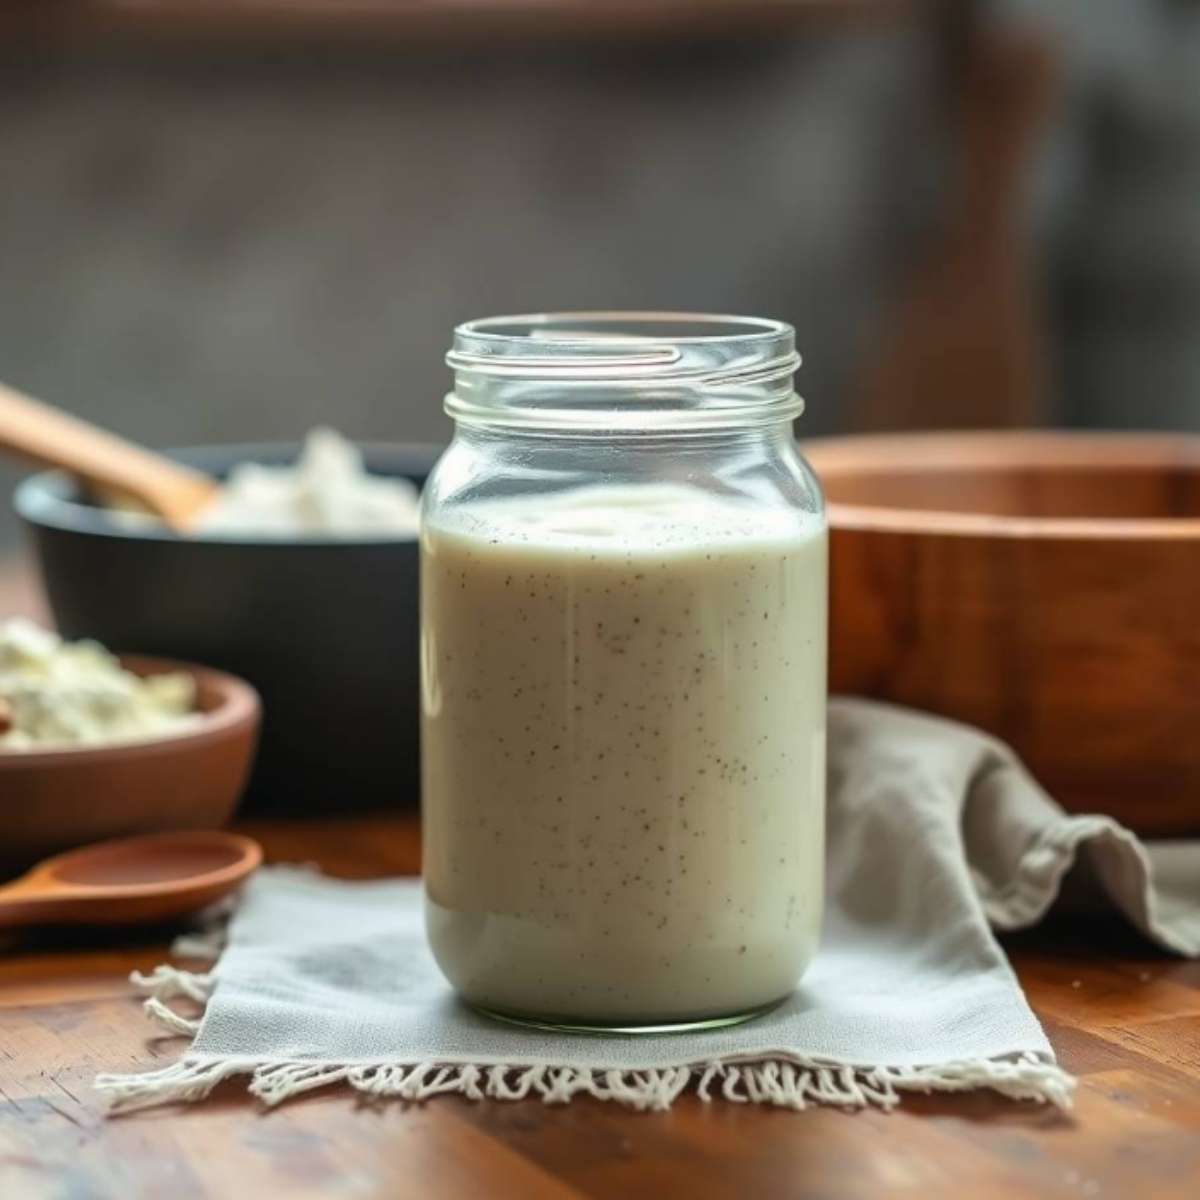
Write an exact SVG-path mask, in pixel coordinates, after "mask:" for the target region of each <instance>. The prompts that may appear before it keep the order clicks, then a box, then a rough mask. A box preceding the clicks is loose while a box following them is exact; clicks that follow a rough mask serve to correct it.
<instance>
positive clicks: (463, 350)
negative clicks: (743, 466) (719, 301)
mask: <svg viewBox="0 0 1200 1200" xmlns="http://www.w3.org/2000/svg"><path fill="white" fill-rule="evenodd" d="M446 363H447V365H448V366H450V367H451V368H452V370H453V371H454V373H455V387H454V390H453V391H452V392H451V393H450V394H449V395H448V396H447V397H446V411H447V412H448V413H449V414H450V415H451V416H452V417H454V418H455V420H456V421H466V422H468V423H474V424H490V425H501V426H508V427H515V426H522V427H532V426H537V427H540V428H555V427H557V428H569V429H575V430H585V429H602V430H604V431H606V432H610V433H611V432H620V431H623V430H625V431H629V432H642V431H647V430H657V431H662V430H669V429H690V428H698V427H703V428H707V429H711V428H714V427H722V426H725V427H729V426H752V425H762V424H768V423H774V422H779V421H782V420H786V419H789V418H791V417H795V416H797V415H799V413H800V412H801V411H802V410H803V408H804V402H803V400H801V399H800V397H799V396H797V395H796V393H795V391H794V390H793V388H792V376H793V375H794V374H795V372H796V370H797V368H798V367H799V366H800V356H799V355H798V354H797V353H796V350H795V330H794V329H793V328H792V326H791V325H789V324H787V322H785V321H778V320H774V319H772V318H765V317H745V316H735V315H727V314H716V313H695V312H669V311H664V312H654V311H630V312H620V311H595V312H559V313H530V314H524V315H517V316H497V317H484V318H481V319H478V320H473V321H466V322H464V323H463V324H461V325H459V326H458V327H457V328H456V329H455V331H454V346H453V348H452V349H451V350H450V351H449V353H447V355H446Z"/></svg>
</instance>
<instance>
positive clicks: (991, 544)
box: [805, 432, 1200, 834]
mask: <svg viewBox="0 0 1200 1200" xmlns="http://www.w3.org/2000/svg"><path fill="white" fill-rule="evenodd" d="M805 452H806V454H807V456H808V458H809V460H810V461H811V462H812V464H813V466H814V467H815V469H816V471H817V473H818V474H819V475H820V477H821V481H822V483H823V485H824V487H825V491H826V494H827V497H828V500H829V502H830V503H829V515H830V525H831V530H832V534H831V564H830V565H831V585H830V586H831V610H830V620H831V635H830V636H831V662H830V676H831V680H830V682H831V686H832V688H833V689H834V690H835V691H839V692H846V693H855V694H858V695H864V696H873V697H876V698H879V699H883V700H890V701H894V702H896V703H898V704H906V705H911V706H913V707H914V708H920V709H926V710H928V711H930V712H935V713H941V714H944V715H946V716H949V717H954V718H956V719H958V720H961V721H965V722H968V723H970V724H972V725H978V726H980V727H981V728H983V729H986V730H989V731H990V732H992V733H994V734H996V735H997V736H998V737H1001V738H1003V739H1004V740H1005V741H1006V742H1008V743H1010V744H1011V745H1012V746H1013V747H1015V749H1016V750H1017V751H1018V752H1019V753H1020V755H1021V756H1022V758H1023V759H1024V760H1025V762H1026V763H1027V764H1028V765H1029V767H1030V768H1031V769H1032V771H1033V772H1034V774H1035V775H1036V776H1037V777H1038V779H1039V780H1040V781H1041V782H1042V783H1043V785H1044V786H1045V787H1046V788H1047V789H1048V790H1049V791H1050V793H1051V794H1052V795H1053V796H1054V797H1055V798H1056V799H1057V800H1058V801H1059V802H1060V803H1062V804H1063V805H1064V806H1065V807H1066V808H1068V809H1071V810H1073V811H1079V812H1106V813H1110V814H1111V815H1113V816H1115V817H1117V818H1118V819H1119V820H1121V821H1123V822H1124V823H1125V824H1127V825H1128V826H1130V827H1131V828H1132V829H1135V830H1137V831H1139V832H1141V833H1146V834H1179V833H1187V832H1196V831H1200V437H1195V436H1188V435H1183V434H1171V435H1152V434H1115V433H1112V434H1110V433H1065V432H1064V433H1057V432H1056V433H1049V432H1047V433H983V434H974V433H972V434H917V435H897V436H878V437H876V436H872V437H858V438H841V439H830V440H825V441H814V442H809V443H808V444H807V445H806V446H805Z"/></svg>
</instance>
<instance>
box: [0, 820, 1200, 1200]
mask: <svg viewBox="0 0 1200 1200" xmlns="http://www.w3.org/2000/svg"><path fill="white" fill-rule="evenodd" d="M243 828H244V829H245V830H246V831H247V832H250V833H252V834H254V835H255V836H257V837H258V838H260V839H261V840H262V841H263V843H264V845H265V846H266V849H267V852H268V856H269V857H270V858H272V859H274V860H276V861H280V860H282V861H305V860H307V861H314V860H315V861H317V862H319V863H320V864H321V865H322V867H324V868H325V869H326V870H328V871H330V872H334V873H337V874H340V875H344V876H347V877H359V878H361V877H371V876H378V875H385V874H395V873H401V872H405V873H407V872H414V871H416V870H417V869H418V867H419V853H420V851H419V831H418V828H417V824H416V821H415V819H414V818H412V817H407V818H398V819H395V820H379V819H376V820H371V821H362V820H356V821H347V822H343V823H335V822H321V823H312V824H299V823H288V824H270V825H250V826H244V827H243ZM168 935H169V931H166V930H158V931H151V932H148V933H145V934H143V935H142V936H139V937H131V936H130V935H128V934H124V935H118V936H114V935H111V934H109V935H103V936H97V935H92V936H91V937H89V938H86V939H84V938H83V937H81V935H80V934H78V933H76V934H74V935H70V934H65V933H64V934H54V935H51V934H46V933H43V934H41V935H38V936H37V937H36V938H33V939H31V940H26V941H23V942H14V941H9V942H7V943H3V944H2V945H0V1196H2V1197H4V1198H5V1200H26V1198H28V1200H43V1198H45V1200H58V1198H61V1197H70V1198H71V1200H107V1198H109V1197H112V1198H113V1200H117V1198H119V1200H143V1198H150V1197H168V1198H172V1200H174V1198H180V1200H182V1198H189V1200H191V1198H196V1200H201V1198H203V1200H208V1198H211V1200H228V1198H230V1197H233V1198H238V1197H243V1196H245V1197H259V1196H286V1197H296V1198H301V1197H315V1196H332V1197H370V1196H386V1197H422V1198H426V1197H439V1198H441V1197H446V1198H449V1200H458V1198H460V1197H461V1198H462V1200H477V1198H479V1197H513V1198H514V1200H515V1198H518V1197H519V1198H523V1200H530V1198H533V1200H540V1198H543V1197H544V1198H546V1200H566V1198H568V1197H609V1196H612V1197H622V1198H625V1197H629V1198H638V1197H655V1198H657V1197H674V1196H684V1195H686V1196H688V1197H689V1198H692V1200H702V1198H706V1197H743V1196H763V1197H774V1196H786V1197H804V1198H807V1197H812V1198H814V1200H816V1198H822V1200H824V1198H843V1197H844V1198H847V1200H849V1198H859V1197H862V1198H867V1197H871V1198H876V1197H883V1196H887V1197H910V1196H911V1197H921V1200H937V1198H940V1197H947V1198H949V1197H954V1200H961V1197H962V1196H963V1195H964V1194H966V1195H969V1196H970V1197H971V1200H988V1198H991V1197H1020V1198H1031V1200H1041V1198H1043V1197H1046V1198H1049V1197H1062V1198H1072V1200H1081V1198H1084V1197H1114V1198H1120V1200H1124V1198H1125V1197H1137V1200H1158V1198H1160V1197H1161V1198H1163V1200H1168V1198H1169V1200H1174V1198H1178V1200H1185V1198H1186V1200H1194V1197H1196V1196H1197V1195H1200V963H1195V962H1193V963H1185V962H1180V961H1179V960H1176V959H1171V958H1168V957H1166V956H1163V955H1159V954H1156V953H1155V952H1154V951H1153V950H1152V949H1151V948H1149V947H1148V946H1147V945H1146V944H1145V943H1144V942H1142V941H1140V940H1138V939H1137V938H1136V937H1135V936H1134V935H1133V934H1132V933H1129V932H1127V931H1126V930H1124V929H1122V928H1120V927H1118V926H1116V925H1114V926H1112V927H1098V926H1097V925H1096V924H1095V923H1094V922H1093V923H1091V924H1089V925H1088V926H1086V927H1081V926H1072V925H1058V926H1055V927H1052V928H1047V929H1043V930H1041V931H1038V932H1036V933H1031V934H1025V935H1022V936H1020V937H1018V938H1015V939H1011V940H1010V942H1009V948H1010V951H1011V954H1012V957H1013V961H1014V963H1015V965H1016V968H1017V972H1018V974H1019V975H1020V978H1021V981H1022V982H1023V984H1024V985H1025V988H1026V990H1027V992H1028V994H1029V997H1030V1000H1031V1002H1032V1004H1033V1006H1034V1008H1035V1010H1036V1011H1037V1012H1038V1014H1039V1016H1040V1017H1041V1018H1042V1020H1043V1021H1044V1022H1045V1024H1046V1026H1047V1030H1048V1032H1049V1034H1050V1037H1051V1040H1052V1041H1053V1042H1054V1044H1055V1046H1056V1048H1057V1049H1058V1052H1059V1055H1060V1058H1061V1061H1062V1062H1063V1064H1064V1065H1065V1066H1066V1067H1067V1068H1068V1069H1069V1070H1071V1071H1073V1072H1075V1073H1077V1074H1078V1075H1079V1077H1080V1086H1079V1092H1078V1096H1077V1107H1076V1110H1075V1112H1074V1114H1073V1115H1071V1116H1069V1117H1068V1116H1064V1115H1062V1114H1060V1113H1057V1112H1055V1111H1053V1110H1051V1109H1048V1108H1044V1107H1038V1106H1033V1105H1027V1104H1017V1103H1012V1102H1008V1101H1004V1100H1001V1099H999V1098H996V1097H993V1096H990V1095H987V1094H984V1093H978V1094H971V1095H966V1096H957V1097H920V1096H917V1097H910V1098H908V1099H906V1101H905V1103H904V1105H903V1107H902V1108H901V1109H900V1110H898V1111H897V1112H894V1113H892V1114H890V1115H886V1114H883V1113H880V1112H870V1111H868V1112H861V1113H844V1112H840V1111H835V1110H829V1109H812V1110H809V1111H807V1112H803V1113H793V1112H785V1111H773V1110H768V1109H762V1108H757V1107H752V1106H749V1105H735V1104H727V1103H713V1104H708V1105H706V1104H703V1103H701V1102H699V1101H697V1100H696V1099H695V1098H694V1097H692V1096H686V1097H684V1098H682V1099H681V1100H680V1101H679V1102H678V1103H677V1104H676V1106H675V1107H674V1109H672V1110H671V1111H670V1112H669V1113H664V1114H648V1115H642V1114H637V1113H631V1112H627V1111H625V1110H622V1109H620V1108H618V1107H616V1106H612V1105H606V1104H601V1103H600V1102H598V1101H593V1100H591V1099H587V1098H583V1099H577V1100H576V1101H575V1102H574V1103H572V1104H570V1105H568V1106H565V1107H546V1106H545V1105H543V1104H541V1103H540V1102H539V1101H523V1102H520V1103H513V1104H509V1103H492V1102H486V1103H471V1102H469V1101H465V1100H462V1099H460V1098H457V1097H453V1098H442V1099H439V1100H436V1101H433V1102H431V1103H428V1104H425V1105H411V1104H405V1103H401V1102H388V1103H385V1104H382V1105H378V1106H371V1105H364V1104H363V1103H362V1102H360V1101H356V1100H355V1099H354V1098H352V1097H351V1096H349V1095H347V1094H346V1093H344V1092H340V1091H337V1090H331V1091H329V1092H326V1093H318V1094H314V1095H310V1096H306V1097H304V1098H302V1099H299V1100H297V1101H295V1102H293V1103H290V1104H288V1105H285V1106H284V1107H282V1108H280V1109H278V1110H275V1111H271V1112H263V1111H261V1110H260V1109H259V1108H258V1107H257V1106H256V1105H255V1104H254V1103H253V1102H251V1101H249V1100H247V1099H246V1097H245V1095H244V1092H243V1090H242V1088H241V1086H239V1085H238V1083H237V1082H236V1081H232V1082H231V1083H229V1084H227V1085H225V1086H224V1087H223V1088H222V1089H221V1090H220V1091H219V1092H218V1093H217V1094H216V1095H215V1096H214V1097H213V1098H211V1099H210V1100H209V1101H207V1102H205V1103H203V1104H200V1105H197V1106H194V1107H186V1106H185V1107H177V1108H171V1109H162V1110H151V1111H148V1112H145V1113H142V1114H133V1115H130V1116H126V1117H121V1118H114V1119H105V1118H104V1116H103V1115H102V1111H101V1106H100V1105H99V1103H98V1101H97V1100H96V1098H95V1097H94V1096H93V1095H92V1093H91V1091H90V1088H89V1081H90V1079H91V1077H92V1075H93V1074H94V1073H95V1072H97V1071H100V1070H121V1069H124V1068H128V1069H130V1070H135V1069H141V1068H144V1067H146V1066H148V1065H152V1064H154V1063H156V1062H157V1063H161V1064H165V1063H168V1062H170V1061H172V1060H173V1059H174V1058H175V1057H176V1056H177V1055H178V1054H179V1053H180V1051H181V1049H182V1048H183V1045H184V1043H183V1042H182V1041H181V1040H180V1039H178V1038H173V1037H162V1036H159V1035H158V1034H157V1033H156V1032H155V1030H154V1028H153V1027H151V1026H150V1025H149V1024H148V1022H147V1021H146V1019H145V1018H144V1016H143V1015H142V1013H141V1009H140V1005H139V1003H138V1001H137V1000H136V999H135V998H134V997H133V996H132V995H131V992H130V988H129V986H128V984H127V982H126V976H127V975H128V972H129V971H130V970H131V969H133V968H135V967H136V968H139V969H142V970H148V969H150V968H152V967H153V966H154V964H155V963H157V962H159V961H162V959H163V957H164V954H165V945H166V940H167V937H168Z"/></svg>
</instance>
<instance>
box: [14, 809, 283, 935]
mask: <svg viewBox="0 0 1200 1200" xmlns="http://www.w3.org/2000/svg"><path fill="white" fill-rule="evenodd" d="M261 862H262V847H260V846H259V844H258V843H257V842H255V841H252V840H251V839H250V838H247V837H241V836H240V835H239V834H236V833H223V832H220V831H218V830H197V831H194V832H193V831H188V832H180V833H154V834H148V835H146V836H144V837H131V838H118V839H117V840H116V841H111V842H99V843H97V844H96V845H94V846H84V847H82V848H81V849H79V850H70V851H68V852H67V853H66V854H59V855H56V856H55V857H54V858H48V859H46V860H45V861H44V862H41V863H39V864H38V865H37V866H36V867H34V868H33V869H32V870H31V871H29V872H28V874H26V875H23V876H22V877H21V878H20V879H17V880H15V881H14V882H12V883H10V884H7V885H5V886H4V887H0V926H3V927H12V926H15V925H60V924H68V923H69V924H73V925H75V924H79V925H136V924H142V923H145V924H151V923H153V922H156V921H165V920H167V919H168V918H171V917H178V916H181V915H182V914H184V913H188V912H194V911H195V910H196V909H198V908H203V907H204V906H205V905H207V904H211V903H212V902H213V901H214V900H219V899H220V898H221V897H222V896H224V895H225V894H226V893H228V892H231V891H232V890H233V889H234V888H236V887H237V886H238V884H240V883H241V882H242V881H243V880H245V879H246V878H247V877H248V876H249V875H251V874H252V873H253V872H254V870H255V869H256V868H257V867H258V865H259V864H260V863H261Z"/></svg>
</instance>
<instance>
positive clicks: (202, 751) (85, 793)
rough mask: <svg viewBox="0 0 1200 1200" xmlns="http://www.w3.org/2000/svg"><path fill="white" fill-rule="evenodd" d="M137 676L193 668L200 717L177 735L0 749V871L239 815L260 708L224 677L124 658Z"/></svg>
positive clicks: (251, 693)
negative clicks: (113, 742) (101, 844)
mask: <svg viewBox="0 0 1200 1200" xmlns="http://www.w3.org/2000/svg"><path fill="white" fill-rule="evenodd" d="M121 662H122V664H123V665H124V666H126V667H127V668H129V670H131V671H133V672H135V673H136V674H138V675H152V674H161V673H162V672H164V671H187V672H189V673H190V674H191V675H192V676H193V677H194V678H195V680H196V707H197V710H198V714H199V715H198V717H197V720H196V721H195V723H194V724H191V725H188V726H187V727H186V728H184V729H182V730H180V731H179V732H178V733H172V734H171V735H170V736H168V737H159V738H154V739H152V740H148V741H138V742H121V743H118V744H116V745H112V746H85V747H64V748H62V749H54V750H14V751H0V867H2V868H3V869H4V870H5V871H12V870H13V869H15V868H18V867H21V866H25V865H28V864H29V863H30V862H32V861H34V860H35V859H38V858H42V857H44V856H45V855H47V854H54V853H56V852H58V851H60V850H64V849H66V848H68V847H71V846H78V845H82V844H84V843H87V842H95V841H101V840H103V839H106V838H114V837H121V836H124V835H126V834H133V833H153V832H158V831H160V830H168V829H211V828H215V827H217V826H220V825H223V824H225V822H226V821H228V820H229V818H230V817H231V816H232V815H233V811H234V808H235V807H236V806H237V802H238V798H239V797H240V795H241V793H242V789H243V787H244V786H245V783H246V778H247V776H248V775H249V771H250V764H251V761H252V759H253V757H254V746H255V741H256V738H257V734H258V723H259V701H258V695H257V693H256V692H255V690H254V689H253V688H252V687H251V686H250V685H249V684H248V683H245V682H243V681H242V680H241V679H238V678H236V677H234V676H232V675H226V674H225V673H224V672H222V671H214V670H211V669H210V668H208V667H199V666H194V665H193V664H191V663H181V662H175V661H173V660H170V659H159V658H142V657H135V656H123V657H122V658H121Z"/></svg>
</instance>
